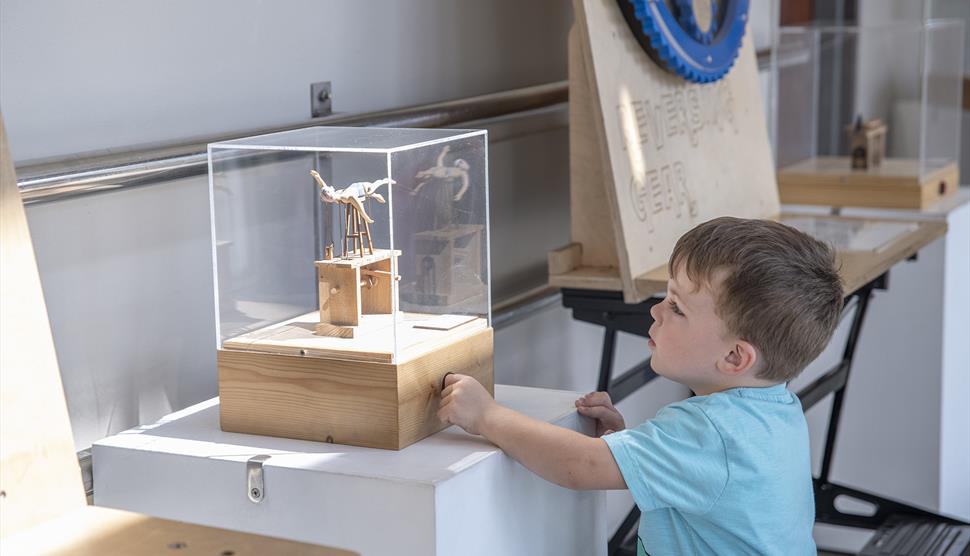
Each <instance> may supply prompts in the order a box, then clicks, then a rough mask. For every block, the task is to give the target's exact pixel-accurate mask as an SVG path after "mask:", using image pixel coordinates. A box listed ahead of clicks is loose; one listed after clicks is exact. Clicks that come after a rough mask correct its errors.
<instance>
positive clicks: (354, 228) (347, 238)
mask: <svg viewBox="0 0 970 556" xmlns="http://www.w3.org/2000/svg"><path fill="white" fill-rule="evenodd" d="M310 175H311V176H313V179H314V180H316V182H317V185H319V186H320V200H321V201H323V202H325V203H335V204H341V205H344V206H346V207H347V209H346V218H345V222H344V250H343V253H342V254H341V256H342V257H346V256H349V254H350V250H349V249H348V244H350V245H351V246H353V250H355V251H358V252H359V255H360V256H361V257H363V256H364V236H366V237H367V250H368V252H369V253H370V254H371V255H373V254H374V242H373V241H372V240H371V236H370V224H372V223H373V222H374V219H373V218H371V217H370V216H368V215H367V211H366V210H365V209H364V201H365V200H367V199H374V200H375V201H377V202H378V203H384V202H385V201H384V197H382V196H381V195H380V194H379V193H377V189H378V188H379V187H380V186H382V185H384V184H388V185H393V184H394V183H395V182H394V180H392V179H390V178H384V179H380V180H377V181H373V182H370V181H359V182H355V183H352V184H350V185H348V186H347V187H345V188H343V189H334V188H333V187H331V186H329V185H327V182H325V181H323V178H321V177H320V174H319V173H318V172H317V171H316V170H310ZM361 227H363V229H361Z"/></svg>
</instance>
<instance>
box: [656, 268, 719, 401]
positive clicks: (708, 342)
mask: <svg viewBox="0 0 970 556" xmlns="http://www.w3.org/2000/svg"><path fill="white" fill-rule="evenodd" d="M713 282H714V283H713V284H711V285H701V286H700V287H698V285H697V284H695V283H694V282H692V281H691V280H690V279H689V278H688V277H687V273H686V272H684V271H683V270H681V269H678V271H677V272H676V273H675V275H674V276H672V277H671V278H670V281H669V282H668V283H667V297H666V298H665V299H664V300H663V301H661V302H660V303H658V304H656V305H654V306H653V308H651V309H650V315H651V316H653V319H654V324H653V326H651V327H650V331H649V334H650V340H649V341H648V345H649V346H650V350H651V366H652V367H653V370H654V371H655V372H656V373H657V374H659V375H661V376H664V377H667V378H669V379H671V380H673V381H676V382H679V383H681V384H684V385H686V386H688V387H690V388H691V389H692V390H694V392H696V393H698V394H701V393H702V392H703V393H707V391H708V390H710V388H711V387H712V386H715V387H716V386H719V384H720V381H721V380H722V379H723V377H722V376H721V374H720V373H719V372H718V370H717V367H716V365H717V363H718V361H719V360H723V359H724V358H725V357H727V356H728V354H729V353H730V352H731V350H732V349H733V348H734V346H735V339H734V338H732V337H730V335H729V333H728V330H727V326H726V325H725V324H724V321H722V320H721V318H720V317H719V316H718V315H717V314H716V312H715V310H714V308H715V298H716V294H715V292H714V291H712V288H719V287H720V284H721V276H720V275H716V276H715V279H714V280H713Z"/></svg>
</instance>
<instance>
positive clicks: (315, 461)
mask: <svg viewBox="0 0 970 556" xmlns="http://www.w3.org/2000/svg"><path fill="white" fill-rule="evenodd" d="M495 394H496V398H497V399H498V401H499V402H500V403H502V404H503V405H506V406H509V407H511V408H513V409H516V410H518V411H521V412H522V413H525V414H526V415H530V416H532V417H534V418H537V419H540V420H543V421H548V422H551V423H555V424H557V425H560V426H563V427H566V428H570V429H573V430H581V431H583V432H585V433H587V434H590V433H591V432H592V429H591V424H590V423H589V422H587V420H586V419H582V418H580V417H579V416H578V415H577V414H576V412H575V411H574V406H573V401H574V400H575V399H576V398H577V397H578V396H579V394H577V393H575V392H564V391H558V390H544V389H537V388H523V387H515V386H501V385H499V386H496V387H495ZM93 454H94V484H95V494H94V501H95V504H97V505H100V506H109V507H114V508H121V509H126V510H132V511H137V512H142V513H146V514H150V515H154V516H159V517H164V518H168V519H175V520H180V521H187V522H191V523H199V524H204V525H212V526H218V527H224V528H227V529H234V530H239V531H245V532H249V533H259V534H263V535H270V536H275V537H281V538H286V539H293V540H299V541H303V542H310V543H326V544H328V545H331V546H336V547H340V548H347V549H350V550H355V551H359V552H360V553H361V554H363V555H371V554H373V555H383V554H396V555H407V554H414V555H420V556H428V555H450V554H462V555H473V554H482V555H486V554H488V555H494V554H582V555H587V554H605V553H606V541H607V534H608V532H607V531H606V502H605V501H606V498H605V495H604V493H603V492H602V491H590V492H578V491H572V490H568V489H564V488H561V487H558V486H556V485H554V484H552V483H549V482H547V481H545V480H543V479H541V478H540V477H538V476H537V475H535V474H533V473H532V472H530V471H529V470H527V469H526V468H524V467H522V466H521V465H520V464H519V463H517V462H515V461H514V460H512V459H511V458H509V457H508V456H506V455H505V454H504V453H503V452H502V451H501V450H499V449H498V448H497V447H495V446H494V445H492V444H491V443H489V442H488V441H486V440H485V439H483V438H481V437H478V436H472V435H469V434H466V433H465V432H463V431H462V430H460V429H458V428H457V427H451V428H448V429H446V430H444V431H441V432H439V433H437V434H435V435H433V436H430V437H428V438H427V439H425V440H422V441H420V442H418V443H416V444H414V445H412V446H409V447H407V448H405V449H403V450H401V451H397V452H395V451H388V450H378V449H371V448H358V447H354V446H342V445H337V444H323V443H317V442H307V441H301V440H289V439H283V438H273V437H265V436H254V435H247V434H238V433H227V432H223V431H222V430H220V429H219V403H218V399H217V398H216V399H212V400H209V401H206V402H202V403H200V404H197V405H195V406H192V407H189V408H187V409H184V410H182V411H179V412H177V413H173V414H171V415H168V416H166V417H164V418H162V419H161V420H159V421H158V422H157V423H154V424H151V425H143V426H141V427H138V428H135V429H131V430H128V431H125V432H123V433H121V434H118V435H115V436H111V437H108V438H105V439H103V440H101V441H99V442H97V443H95V445H94V446H93ZM260 454H266V455H270V456H271V457H270V458H269V459H268V460H267V461H266V462H265V463H264V464H263V477H264V480H265V496H264V499H263V500H262V502H260V503H258V504H257V503H253V502H251V501H250V500H249V498H248V497H247V490H248V486H247V473H246V461H247V460H248V459H249V458H251V457H253V456H256V455H260Z"/></svg>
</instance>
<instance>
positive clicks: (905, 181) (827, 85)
mask: <svg viewBox="0 0 970 556" xmlns="http://www.w3.org/2000/svg"><path fill="white" fill-rule="evenodd" d="M963 39H964V32H963V23H962V22H961V21H959V20H930V21H927V22H925V23H919V22H917V23H912V22H898V23H886V24H881V25H869V26H857V27H852V26H835V27H826V26H810V27H783V28H782V29H781V30H780V34H779V38H778V43H777V48H776V49H775V53H774V60H775V66H774V71H773V76H774V82H775V85H774V87H773V91H774V104H775V114H776V118H775V122H776V124H775V153H776V163H777V167H778V188H779V192H780V194H781V201H782V202H783V203H792V204H819V205H831V206H863V207H876V208H913V209H919V208H923V207H926V206H929V205H931V204H933V203H935V202H938V201H939V200H940V199H942V198H943V197H946V196H948V195H951V194H953V193H955V192H956V190H957V187H958V186H959V185H960V179H959V167H958V160H959V155H960V114H961V106H960V104H961V90H962V89H961V86H962V82H963V56H964V53H965V45H964V44H963Z"/></svg>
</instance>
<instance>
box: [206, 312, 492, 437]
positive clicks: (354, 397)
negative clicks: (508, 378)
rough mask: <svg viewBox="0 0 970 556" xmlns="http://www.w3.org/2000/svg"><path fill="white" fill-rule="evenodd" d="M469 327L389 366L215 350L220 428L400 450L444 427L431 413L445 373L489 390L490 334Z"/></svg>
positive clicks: (312, 356)
mask: <svg viewBox="0 0 970 556" xmlns="http://www.w3.org/2000/svg"><path fill="white" fill-rule="evenodd" d="M478 320H479V321H481V319H478ZM482 322H483V321H482ZM474 324H475V323H471V324H469V325H465V326H463V327H459V328H457V329H455V330H452V331H449V332H447V333H446V334H447V336H446V337H445V338H443V339H441V340H436V341H435V342H434V343H433V345H431V346H428V345H424V346H423V347H422V346H421V345H418V346H415V347H414V348H413V349H410V350H407V351H404V352H402V354H401V356H400V357H399V360H398V361H397V362H394V363H391V362H387V361H374V360H369V361H354V360H347V359H332V358H324V357H319V356H317V355H315V354H313V353H310V352H308V354H307V355H300V354H299V352H297V353H259V352H255V351H248V350H240V349H226V348H225V347H224V348H223V349H219V350H218V354H217V361H218V367H219V398H220V406H221V414H220V424H221V427H222V430H224V431H227V432H241V433H248V434H260V435H267V436H279V437H285V438H296V439H303V440H314V441H318V442H333V443H337V444H350V445H354V446H366V447H371V448H384V449H390V450H400V449H402V448H404V447H406V446H408V445H410V444H412V443H414V442H417V441H418V440H421V439H422V438H424V437H426V436H428V435H430V434H434V433H435V432H438V431H439V430H441V429H443V428H445V425H444V424H443V423H441V422H440V421H439V420H438V417H437V412H438V404H439V401H440V397H441V396H440V395H441V382H442V378H443V377H444V375H445V374H446V373H449V372H454V373H460V374H466V375H470V376H473V377H475V378H476V379H477V380H478V381H479V382H481V383H482V384H483V385H484V386H485V387H486V388H487V389H488V391H489V392H492V393H494V376H493V370H492V329H491V328H488V327H485V326H484V324H482V325H480V326H474Z"/></svg>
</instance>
